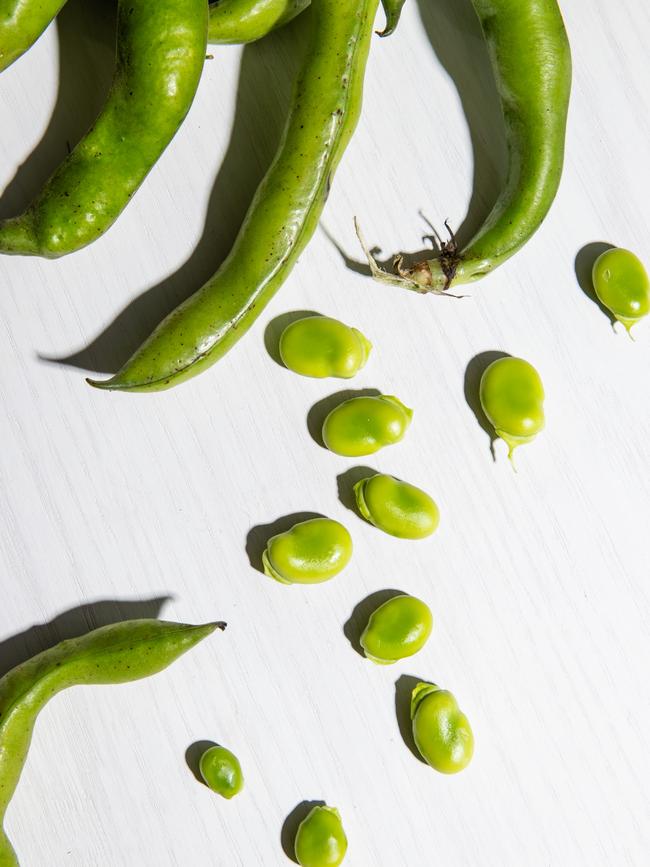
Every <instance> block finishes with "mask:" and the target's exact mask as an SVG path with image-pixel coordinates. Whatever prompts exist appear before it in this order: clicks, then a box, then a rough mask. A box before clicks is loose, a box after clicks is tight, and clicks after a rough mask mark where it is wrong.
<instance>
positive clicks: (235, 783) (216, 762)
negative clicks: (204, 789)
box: [199, 746, 244, 800]
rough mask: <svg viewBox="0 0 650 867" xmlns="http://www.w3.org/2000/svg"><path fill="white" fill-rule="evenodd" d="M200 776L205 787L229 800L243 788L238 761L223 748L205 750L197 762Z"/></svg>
mask: <svg viewBox="0 0 650 867" xmlns="http://www.w3.org/2000/svg"><path fill="white" fill-rule="evenodd" d="M199 770H200V771H201V776H202V777H203V779H204V780H205V784H206V786H208V787H209V788H210V789H212V791H213V792H216V793H217V794H218V795H221V797H222V798H227V799H228V800H230V799H231V798H233V797H234V796H235V795H238V794H239V792H241V790H242V789H243V788H244V775H243V774H242V769H241V765H240V764H239V759H238V758H237V756H236V755H234V753H231V752H230V750H227V749H226V748H225V747H221V746H214V747H210V748H209V749H208V750H206V751H205V752H204V753H203V755H202V756H201V761H200V762H199Z"/></svg>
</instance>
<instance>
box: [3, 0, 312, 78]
mask: <svg viewBox="0 0 650 867" xmlns="http://www.w3.org/2000/svg"><path fill="white" fill-rule="evenodd" d="M65 3H66V0H0V72H2V70H3V69H6V68H7V67H8V66H10V65H11V64H12V63H13V62H14V60H17V59H18V58H19V57H20V56H21V55H22V54H24V53H25V51H27V49H28V48H31V46H32V45H33V44H34V43H35V42H36V40H37V39H38V37H39V36H40V35H41V33H43V31H44V30H45V28H46V27H47V26H48V24H50V23H51V22H52V21H53V19H54V18H55V17H56V16H57V15H58V13H59V12H60V11H61V9H62V8H63V6H64V5H65ZM309 3H310V0H217V2H216V3H212V4H211V5H210V7H209V16H208V41H209V42H211V43H213V44H222V45H224V44H241V43H245V42H254V41H255V40H257V39H261V38H262V37H263V36H266V35H267V34H268V33H270V32H271V30H275V29H276V28H278V27H281V26H282V25H283V24H287V23H288V22H289V21H291V19H292V18H295V17H296V15H298V13H300V12H302V11H303V9H305V8H306V7H307V6H308V5H309Z"/></svg>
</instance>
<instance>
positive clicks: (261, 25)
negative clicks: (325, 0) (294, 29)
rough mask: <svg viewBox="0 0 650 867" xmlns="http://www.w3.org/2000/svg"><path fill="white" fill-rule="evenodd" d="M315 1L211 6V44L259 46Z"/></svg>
mask: <svg viewBox="0 0 650 867" xmlns="http://www.w3.org/2000/svg"><path fill="white" fill-rule="evenodd" d="M310 2H311V0H217V2H216V3H211V4H210V16H209V20H208V42H211V43H214V44H221V45H238V44H240V43H242V42H255V41H256V40H257V39H261V38H262V37H263V36H266V35H267V33H270V32H271V30H276V29H277V28H278V27H282V25H283V24H287V23H288V22H289V21H291V19H292V18H295V17H296V15H298V14H299V13H300V12H302V11H303V9H306V8H307V6H309V3H310Z"/></svg>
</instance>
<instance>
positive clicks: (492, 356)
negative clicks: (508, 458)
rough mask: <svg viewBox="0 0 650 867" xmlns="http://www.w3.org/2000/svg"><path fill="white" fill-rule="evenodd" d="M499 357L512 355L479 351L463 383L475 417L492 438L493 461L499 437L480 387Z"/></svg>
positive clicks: (468, 403) (494, 351)
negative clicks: (486, 410)
mask: <svg viewBox="0 0 650 867" xmlns="http://www.w3.org/2000/svg"><path fill="white" fill-rule="evenodd" d="M499 358H510V355H509V354H508V353H507V352H499V351H498V350H489V351H488V352H479V354H478V355H475V356H474V358H472V360H471V361H470V363H469V364H468V365H467V367H466V368H465V380H464V383H463V388H464V392H465V402H466V404H467V406H468V407H469V408H470V409H471V410H472V412H473V413H474V417H475V418H476V421H477V422H478V423H479V426H480V427H481V428H482V429H483V430H484V431H485V433H486V434H487V435H488V437H489V438H490V454H491V455H492V460H493V461H496V455H495V453H494V443H495V442H496V441H497V439H498V437H497V435H496V434H495V431H494V428H493V427H492V425H491V424H490V422H489V421H488V418H487V416H486V415H485V413H484V412H483V407H482V406H481V399H480V396H479V389H480V385H481V377H482V376H483V374H484V373H485V371H486V370H487V368H488V367H489V366H490V365H491V364H492V362H493V361H496V360H497V359H499Z"/></svg>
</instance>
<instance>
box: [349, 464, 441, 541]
mask: <svg viewBox="0 0 650 867" xmlns="http://www.w3.org/2000/svg"><path fill="white" fill-rule="evenodd" d="M354 495H355V498H356V501H357V508H358V509H359V512H360V513H361V514H362V515H363V517H364V518H365V519H366V521H369V522H370V523H371V524H374V526H375V527H377V528H378V529H380V530H383V531H384V533H389V534H390V535H391V536H397V537H398V538H399V539H425V538H426V537H427V536H430V535H431V534H432V533H433V532H435V530H436V529H437V527H438V524H439V523H440V512H439V510H438V506H437V505H436V503H435V502H434V501H433V500H432V499H431V497H430V496H429V495H428V494H427V493H425V491H423V490H421V489H420V488H416V487H415V485H410V484H408V482H402V481H401V480H400V479H396V478H394V477H393V476H388V475H385V474H383V473H378V474H377V475H376V476H369V477H368V478H366V479H361V480H360V481H358V482H357V483H356V485H355V486H354Z"/></svg>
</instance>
